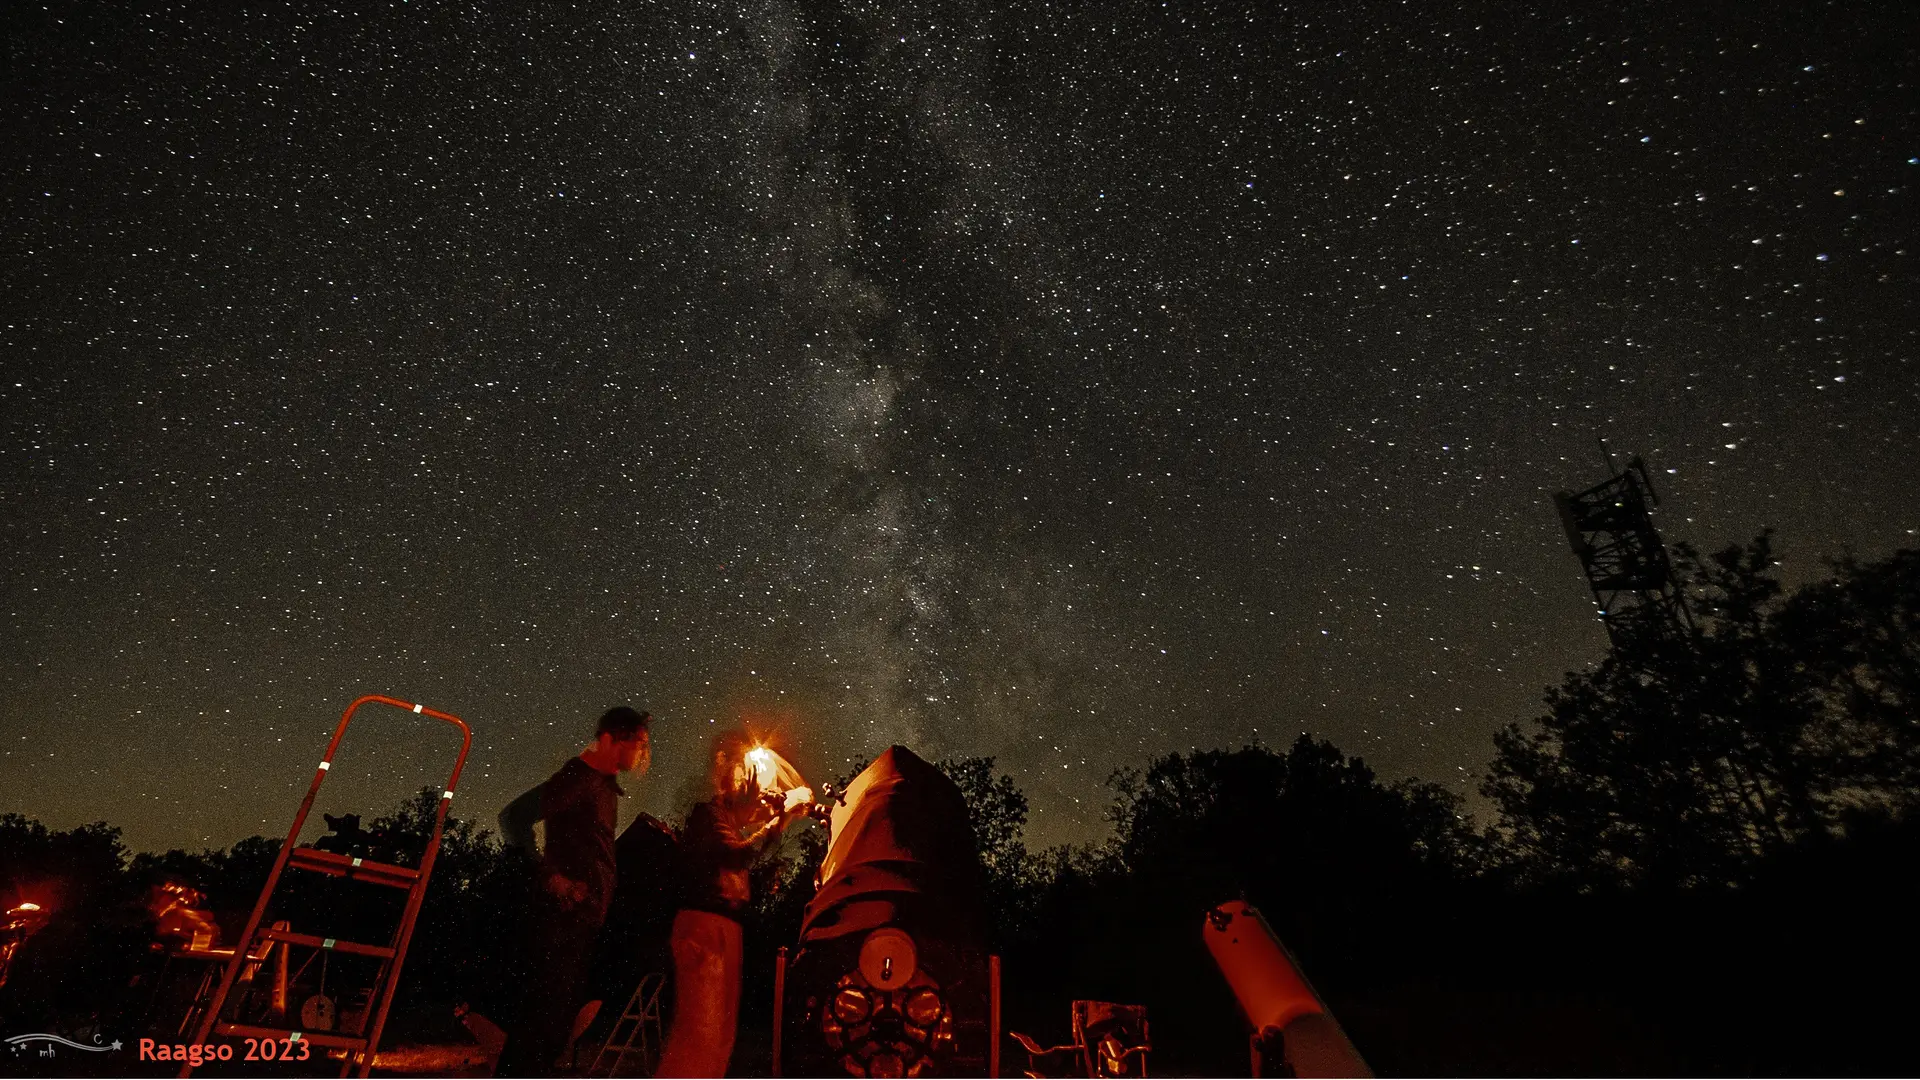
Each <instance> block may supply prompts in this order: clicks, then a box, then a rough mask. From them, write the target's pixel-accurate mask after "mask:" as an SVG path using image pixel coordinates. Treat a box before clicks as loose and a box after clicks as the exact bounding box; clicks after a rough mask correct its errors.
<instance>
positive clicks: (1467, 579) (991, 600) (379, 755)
mask: <svg viewBox="0 0 1920 1080" xmlns="http://www.w3.org/2000/svg"><path fill="white" fill-rule="evenodd" d="M1567 6H1569V5H1551V4H1549V5H1536V4H1511V5H1475V4H1432V5H1418V4H1402V5H1389V4H1352V3H1344V4H1308V5H1287V6H1282V5H1280V4H1269V3H1253V4H1227V3H1168V4H1159V3H1151V4H1121V3H1113V4H1104V3H1103V4H1081V3H1053V4H1039V3H1006V2H994V3H986V2H980V3H961V2H951V3H918V4H916V3H907V2H904V0H903V2H885V3H881V2H871V3H837V4H836V3H780V2H751V0H742V2H740V3H735V4H703V3H639V2H626V3H583V4H579V5H574V6H566V7H563V6H559V5H549V4H537V5H518V4H442V3H413V4H406V3H398V4H388V5H378V6H367V7H355V6H351V5H347V6H329V5H318V4H316V5H301V6H292V7H288V6H271V7H265V6H256V7H254V8H253V9H252V11H251V13H250V14H246V15H238V14H235V11H236V6H234V5H206V4H186V3H174V4H150V3H139V4H118V3H111V4H109V3H85V4H70V5H57V6H53V7H47V6H43V5H39V4H33V3H24V2H20V3H11V4H7V5H5V7H4V11H0V28H3V32H4V50H5V52H4V71H3V72H0V86H3V87H4V89H3V90H0V94H3V95H4V96H3V97H0V176H4V181H3V183H4V187H0V198H3V199H4V202H3V203H0V205H4V210H5V225H4V227H3V228H0V538H3V541H0V542H3V546H0V553H3V554H4V557H3V558H0V612H3V613H4V623H0V811H20V812H25V813H28V814H30V815H33V816H35V817H38V818H40V819H41V820H42V821H44V822H46V823H47V824H49V825H50V826H54V827H67V826H71V825H73V824H76V823H79V822H81V821H87V820H93V819H98V818H104V819H106V820H108V821H110V822H112V823H115V824H118V825H121V826H123V827H124V828H125V830H126V835H127V839H128V841H129V843H130V844H131V845H132V846H133V847H135V848H136V849H151V848H160V847H166V846H174V845H183V846H189V847H194V848H198V847H201V846H207V845H212V846H224V845H226V844H228V843H231V842H232V841H233V840H235V839H237V838H239V837H242V836H245V835H248V834H251V833H254V832H266V833H276V832H281V831H283V830H284V829H285V822H286V821H287V820H288V818H289V816H290V815H291V813H292V811H293V809H294V807H295V805H296V803H297V801H298V796H299V793H300V791H302V790H303V789H304V786H305V784H306V783H307V781H308V780H309V778H310V777H311V776H312V767H313V763H314V762H315V760H317V758H318V756H319V753H320V751H321V749H322V747H323V746H324V743H325V739H326V736H327V733H328V731H329V730H330V728H331V726H332V724H333V723H334V722H335V721H336V720H337V718H338V714H339V710H340V709H341V708H342V707H343V706H344V705H345V703H346V702H347V701H348V700H350V699H351V698H353V697H354V696H355V695H357V694H359V693H363V692H384V693H389V694H393V695H395V696H398V697H401V698H405V699H408V700H414V701H421V702H424V703H426V704H428V705H431V706H434V707H436V708H441V709H445V710H448V711H450V712H455V713H458V714H460V715H462V716H464V717H466V718H467V719H468V720H469V721H470V722H471V723H472V724H473V725H474V728H475V731H476V735H475V742H474V756H473V761H472V765H471V770H470V774H469V778H468V779H467V780H466V781H464V782H463V783H462V785H461V792H460V795H459V797H458V799H457V801H456V804H455V810H456V812H461V813H466V814H469V815H473V816H477V817H479V818H481V819H482V820H483V821H485V822H487V823H489V824H490V823H491V821H492V818H493V814H494V812H495V811H496V810H497V809H498V807H499V806H501V805H502V804H503V803H504V802H505V801H506V800H507V799H508V798H510V797H511V796H512V795H514V794H516V793H517V792H519V791H520V790H522V789H524V788H525V787H527V786H529V785H531V784H532V783H534V782H536V781H538V780H540V779H542V778H543V777H545V776H546V775H547V774H548V773H549V772H550V771H552V769H554V768H555V767H556V766H557V765H558V764H559V763H560V762H561V761H562V760H563V759H564V758H565V757H566V756H567V755H568V754H570V753H572V752H574V751H575V750H577V749H578V748H579V746H580V745H581V744H582V743H583V742H584V739H585V736H586V735H587V733H588V732H589V730H590V728H591V724H592V720H593V718H594V717H595V716H596V715H597V714H598V713H599V712H600V711H601V710H602V709H604V708H606V707H607V706H608V705H611V704H614V703H617V702H623V701H626V702H632V703H634V704H636V705H639V706H642V707H644V708H647V709H650V710H652V711H653V712H654V713H655V715H656V717H657V725H658V726H657V729H656V742H655V760H656V763H657V765H656V771H655V773H654V774H653V775H652V776H651V777H649V778H647V779H646V780H645V781H642V782H639V783H631V782H630V783H629V785H628V786H629V788H630V789H631V790H633V792H634V794H635V795H636V798H635V799H632V800H629V802H630V804H631V806H630V807H629V812H631V811H632V810H633V809H637V808H641V807H644V808H647V809H651V810H654V811H656V812H670V811H671V810H672V809H673V808H674V805H675V803H676V801H678V800H679V799H681V798H682V797H683V796H684V794H685V792H686V790H687V781H688V778H689V776H690V774H691V773H692V772H693V771H695V770H697V769H698V768H699V766H700V759H701V756H702V754H703V751H704V745H705V742H706V740H707V739H708V737H709V734H710V732H711V731H712V730H713V729H714V727H715V726H716V724H724V723H729V722H737V721H738V720H740V719H741V718H742V717H747V718H749V719H751V720H752V721H753V722H754V723H755V724H757V725H759V726H760V727H761V728H762V729H768V730H772V731H773V732H774V733H775V734H776V735H777V737H778V738H779V740H780V743H779V745H781V746H782V748H783V749H785V750H786V751H787V753H788V756H790V757H791V758H793V760H794V761H795V763H796V764H797V765H799V766H800V767H801V768H802V770H803V771H806V772H807V773H808V775H809V776H810V777H812V776H820V777H825V776H830V775H832V774H834V773H837V772H844V771H847V770H848V768H849V767H850V765H851V764H857V763H858V762H861V761H864V760H865V755H866V754H867V753H868V752H870V751H873V750H877V749H879V748H881V747H883V746H885V745H886V744H888V743H889V742H904V743H906V744H908V745H910V746H912V747H914V748H915V749H917V750H918V751H920V752H921V753H922V754H923V755H924V756H927V757H930V758H931V757H938V756H943V755H947V754H993V755H997V756H998V758H999V760H1000V763H1001V765H1002V767H1003V768H1004V769H1006V770H1007V771H1008V772H1009V773H1010V774H1011V775H1012V776H1013V777H1014V778H1015V779H1016V780H1017V781H1018V782H1019V783H1020V784H1021V785H1022V786H1023V787H1024V788H1025V789H1026V791H1027V792H1028V793H1029V795H1030V796H1031V797H1032V799H1033V802H1034V817H1033V821H1032V823H1031V826H1030V829H1029V833H1030V838H1031V839H1034V840H1036V841H1040V842H1053V841H1065V840H1074V841H1080V840H1089V839H1097V838H1099V837H1100V836H1102V835H1104V833H1105V829H1106V825H1105V823H1104V821H1103V818H1102V814H1103V811H1104V809H1105V807H1106V805H1107V796H1106V793H1105V791H1104V789H1103V784H1104V783H1105V781H1106V778H1107V777H1108V775H1109V774H1110V773H1111V772H1112V771H1113V770H1114V769H1115V768H1118V767H1125V766H1136V767H1137V766H1141V765H1144V764H1145V763H1146V762H1147V761H1148V760H1149V759H1150V758H1151V757H1152V756H1154V755H1158V754H1162V753H1166V752H1168V751H1174V750H1178V751H1187V750H1190V749H1195V748H1201V749H1205V748H1213V747H1229V748H1231V747H1238V746H1240V745H1242V744H1244V743H1246V742H1248V741H1251V740H1255V739H1258V740H1261V741H1264V742H1266V743H1267V744H1269V745H1276V746H1284V745H1285V744H1286V743H1287V742H1290V741H1291V740H1292V739H1293V738H1294V737H1295V735H1296V734H1297V733H1299V732H1301V731H1309V732H1312V733H1313V734H1314V735H1316V736H1320V737H1325V738H1328V739H1331V740H1333V741H1334V742H1335V743H1337V744H1338V745H1340V746H1341V747H1342V748H1344V749H1345V750H1346V751H1347V752H1349V753H1355V754H1360V755H1363V756H1365V757H1366V758H1367V759H1368V761H1369V762H1371V763H1372V764H1374V765H1375V767H1376V768H1377V769H1378V770H1379V771H1380V772H1381V774H1382V775H1383V776H1385V777H1388V778H1397V777H1401V776H1406V775H1418V776H1420V777H1422V778H1425V779H1429V780H1435V781H1439V782H1442V783H1445V784H1447V785H1448V786H1449V787H1451V788H1453V789H1454V790H1458V791H1461V792H1463V793H1465V792H1468V791H1470V790H1471V789H1472V787H1473V786H1474V783H1475V780H1474V778H1473V777H1474V774H1475V773H1476V772H1477V771H1479V770H1481V769H1483V768H1484V766H1485V763H1486V762H1487V760H1488V759H1489V757H1490V756H1491V754H1492V743H1491V735H1492V733H1493V732H1494V731H1495V730H1496V729H1497V728H1498V727H1499V726H1500V725H1502V724H1504V723H1507V722H1509V721H1515V720H1522V719H1525V718H1527V717H1529V716H1532V715H1535V714H1536V713H1537V712H1538V711H1539V709H1540V704H1539V702H1540V695H1541V691H1542V689H1543V688H1544V687H1545V686H1547V685H1548V684H1551V683H1557V682H1558V681H1559V679H1560V677H1561V675H1562V673H1564V672H1566V671H1568V670H1570V669H1577V668H1580V667H1583V666H1585V665H1587V664H1590V663H1592V662H1594V661H1595V660H1597V659H1598V658H1599V657H1600V656H1601V654H1602V653H1603V651H1604V648H1605V636H1604V634H1603V632H1602V630H1601V627H1600V625H1599V623H1598V621H1597V619H1596V618H1595V616H1594V613H1593V606H1592V603H1591V600H1590V598H1589V595H1588V593H1587V591H1586V588H1585V584H1584V581H1583V579H1582V577H1581V575H1580V570H1579V566H1578V564H1577V562H1576V561H1575V559H1574V558H1573V556H1572V554H1571V553H1570V552H1569V550H1568V547H1567V541H1566V538H1565V536H1564V534H1563V533H1562V531H1561V527H1560V524H1559V521H1558V519H1557V518H1556V516H1555V513H1554V510H1553V505H1552V493H1553V492H1554V491H1556V490H1558V489H1561V488H1568V487H1574V488H1577V487H1584V486H1586V485H1588V484H1591V483H1594V482H1596V481H1598V480H1600V479H1602V478H1603V477H1604V476H1605V465H1604V462H1603V460H1602V458H1601V454H1600V450H1599V448H1598V446H1597V443H1596V439H1597V438H1605V439H1606V440H1607V442H1608V444H1609V445H1610V446H1611V447H1612V448H1613V449H1614V450H1615V451H1616V452H1617V453H1619V454H1620V455H1621V456H1622V458H1623V459H1624V457H1625V456H1626V455H1628V454H1631V453H1635V452H1637V453H1642V454H1645V455H1647V457H1648V458H1649V460H1650V463H1651V465H1652V468H1653V471H1654V476H1655V478H1656V481H1657V482H1658V483H1659V484H1660V487H1661V494H1662V496H1663V497H1664V498H1665V502H1664V504H1663V508H1662V510H1661V512H1660V514H1659V515H1658V517H1657V521H1658V523H1659V525H1660V526H1661V528H1662V529H1663V530H1664V532H1665V534H1666V536H1667V538H1668V539H1669V540H1670V541H1677V540H1690V541H1693V542H1695V543H1697V544H1700V545H1702V546H1717V545H1720V544H1723V543H1726V542H1729V541H1732V540H1737V539H1744V538H1747V537H1750V536H1752V535H1753V534H1754V533H1756V532H1757V531H1758V530H1759V529H1761V528H1762V527H1764V526H1772V527H1774V528H1776V529H1778V530H1779V535H1778V543H1779V548H1780V551H1781V554H1782V558H1783V560H1784V562H1785V566H1786V575H1787V577H1788V579H1789V580H1793V581H1800V580H1806V579H1807V578H1809V577H1812V576H1815V575H1817V574H1819V573H1820V572H1821V570H1822V560H1823V559H1825V558H1827V557H1829V556H1834V555H1839V554H1841V553H1843V552H1846V551H1849V550H1851V551H1854V552H1856V553H1858V554H1859V555H1861V556H1863V557H1869V558H1871V557H1878V556H1883V555H1885V554H1887V553H1889V552H1890V551H1892V550H1894V549H1895V548H1897V547H1900V546H1903V545H1904V546H1912V545H1914V544H1915V543H1916V540H1915V536H1916V531H1917V530H1920V507H1916V500H1915V495H1916V491H1920V419H1917V417H1920V364H1917V363H1916V361H1915V357H1916V354H1917V352H1920V289H1916V274H1915V270H1914V266H1915V253H1914V245H1915V244H1916V242H1920V241H1917V240H1916V236H1915V231H1914V229H1915V222H1916V214H1915V210H1916V197H1915V190H1914V186H1915V183H1916V181H1920V136H1917V132H1920V123H1916V121H1917V120H1920V93H1916V89H1915V77H1916V68H1917V67H1920V63H1917V62H1916V57H1917V56H1920V44H1917V43H1916V31H1915V25H1916V21H1915V20H1914V19H1913V18H1912V12H1911V9H1909V8H1908V7H1907V6H1906V5H1905V4H1902V3H1897V2H1889V3H1864V4H1840V3H1831V4H1809V5H1798V6H1794V7H1791V8H1788V7H1782V6H1774V5H1767V4H1758V5H1689V4H1678V5H1675V4H1668V3H1642V4H1621V5H1600V6H1595V7H1593V8H1592V9H1591V10H1584V11H1581V12H1578V13H1576V14H1573V15H1567V14H1564V13H1562V12H1560V11H1559V10H1558V9H1560V8H1562V7H1567ZM1708 8H1711V9H1712V11H1711V12H1709V11H1708V10H1707V9H1708ZM523 9H532V11H533V12H534V13H529V12H528V11H527V10H523ZM422 732H424V737H416V736H421V733H422ZM450 749H451V747H450V744H449V743H448V742H447V740H446V738H445V735H444V733H442V732H436V731H434V730H433V729H432V728H430V727H424V726H421V725H420V724H419V722H418V721H417V720H415V719H414V718H411V717H403V716H401V715H399V714H391V715H381V716H377V717H370V718H369V720H368V724H367V728H366V731H365V738H364V739H362V740H360V741H359V742H358V743H357V749H350V751H349V752H348V753H346V754H343V757H342V762H341V767H339V768H336V770H335V772H334V777H335V779H334V780H332V781H330V785H337V790H333V791H332V794H333V796H334V800H333V802H332V803H331V804H330V805H332V806H337V807H338V808H341V809H357V810H361V811H363V812H367V813H377V812H379V811H381V810H384V809H386V808H388V807H390V806H392V805H393V804H394V803H396V802H397V801H398V799H399V797H400V796H401V795H402V794H404V793H405V792H407V791H409V790H410V789H412V788H413V787H416V786H418V785H419V784H421V783H426V782H431V781H432V780H433V779H434V771H435V770H436V769H443V766H442V765H441V764H440V763H441V762H442V761H444V760H445V758H446V756H447V755H448V754H449V752H450Z"/></svg>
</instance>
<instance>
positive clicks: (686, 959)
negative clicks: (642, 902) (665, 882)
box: [653, 911, 740, 1076]
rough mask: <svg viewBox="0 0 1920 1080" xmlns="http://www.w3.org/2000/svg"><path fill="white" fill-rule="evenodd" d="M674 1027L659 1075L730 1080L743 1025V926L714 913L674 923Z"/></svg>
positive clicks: (685, 914)
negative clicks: (737, 1034)
mask: <svg viewBox="0 0 1920 1080" xmlns="http://www.w3.org/2000/svg"><path fill="white" fill-rule="evenodd" d="M673 979H674V989H673V1025H672V1026H671V1027H670V1028H668V1030H667V1047H666V1051H665V1052H664V1053H662V1054H661V1055H660V1066H659V1067H658V1068H656V1069H655V1070H654V1071H653V1075H655V1076H725V1075H727V1063H728V1061H729V1060H731V1059H732V1057H733V1037H734V1032H735V1030H736V1029H737V1028H738V1027H739V1024H740V924H739V923H737V922H734V921H733V920H732V919H729V918H727V917H726V916H724V915H715V914H713V913H712V912H709V911H682V912H680V914H678V915H676V916H674V919H673Z"/></svg>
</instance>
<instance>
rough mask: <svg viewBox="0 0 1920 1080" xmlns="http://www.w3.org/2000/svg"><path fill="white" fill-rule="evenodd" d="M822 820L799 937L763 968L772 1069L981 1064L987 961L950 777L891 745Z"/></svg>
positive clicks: (988, 1042) (986, 1043) (992, 1064)
mask: <svg viewBox="0 0 1920 1080" xmlns="http://www.w3.org/2000/svg"><path fill="white" fill-rule="evenodd" d="M830 818H831V821H830V829H831V838H830V840H829V841H828V847H827V854H826V858H825V859H824V860H823V861H822V862H821V864H820V872H819V878H818V881H817V885H818V887H817V888H816V890H815V892H814V897H813V901H812V902H811V903H809V904H808V905H807V912H806V918H805V920H804V921H803V922H802V923H801V928H800V941H799V947H798V949H797V950H796V951H795V954H794V956H793V960H792V962H791V963H788V962H787V961H786V959H785V955H784V951H783V954H782V958H781V961H780V966H779V967H778V968H777V969H776V989H775V1002H774V1009H775V1012H774V1028H775V1032H774V1040H775V1041H774V1048H775V1049H774V1062H773V1064H774V1073H775V1075H781V1074H782V1073H785V1074H789V1075H794V1076H833V1075H844V1076H862V1077H907V1076H956V1075H974V1076H978V1075H982V1074H986V1075H993V1074H994V1073H995V1071H996V1065H997V1055H996V1053H995V1051H996V1049H997V1046H998V1042H999V1031H998V1027H999V981H998V970H999V965H998V963H997V959H996V958H993V957H990V956H989V955H988V954H987V949H986V935H985V914H984V906H983V903H982V889H981V884H982V875H981V870H980V859H979V854H978V852H977V851H976V849H975V846H974V837H973V828H972V825H971V824H970V823H969V819H968V814H967V804H966V801H965V799H963V798H962V797H961V794H960V789H959V788H958V787H956V786H955V785H954V782H953V781H952V780H949V779H948V778H947V777H946V775H945V774H943V773H941V772H940V770H938V769H936V768H934V767H933V766H932V765H929V764H927V763H926V762H925V761H922V760H921V759H920V758H918V757H916V756H915V755H914V753H913V752H912V751H911V750H908V749H907V748H905V747H903V746H895V747H892V748H891V749H889V750H887V751H886V752H885V753H883V754H881V755H880V756H879V757H878V758H875V759H874V761H873V763H872V764H871V765H868V766H867V767H866V769H864V770H863V771H862V772H861V773H860V775H859V776H857V777H855V778H854V779H853V782H852V783H850V784H848V785H847V790H846V796H845V801H844V802H842V803H840V804H839V805H837V806H834V807H833V809H832V811H831V814H830Z"/></svg>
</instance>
